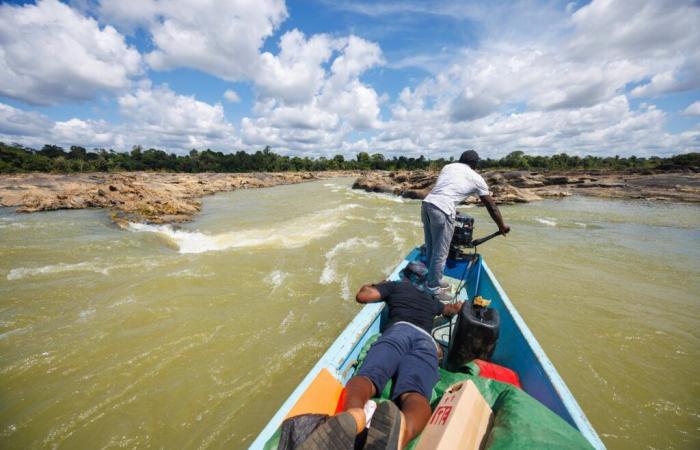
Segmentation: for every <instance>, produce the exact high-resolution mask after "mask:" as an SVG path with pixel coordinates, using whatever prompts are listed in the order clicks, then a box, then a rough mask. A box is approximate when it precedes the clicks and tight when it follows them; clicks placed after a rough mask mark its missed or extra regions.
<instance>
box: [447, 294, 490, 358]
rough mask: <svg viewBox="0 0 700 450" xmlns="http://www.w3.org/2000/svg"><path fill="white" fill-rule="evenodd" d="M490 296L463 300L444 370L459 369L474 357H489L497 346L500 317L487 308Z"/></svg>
mask: <svg viewBox="0 0 700 450" xmlns="http://www.w3.org/2000/svg"><path fill="white" fill-rule="evenodd" d="M490 304H491V302H490V301H489V300H485V299H484V298H483V297H481V296H478V297H475V298H474V301H473V303H472V304H471V305H470V304H468V303H465V305H464V307H462V309H461V311H460V312H459V315H458V316H457V326H456V327H455V330H454V332H453V333H452V338H451V339H450V347H449V350H448V352H447V365H446V368H447V370H449V371H451V372H456V371H459V369H460V368H462V367H464V366H465V365H466V364H468V363H469V362H470V361H471V360H473V359H483V360H485V361H489V360H490V359H491V356H492V355H493V351H494V349H495V348H496V342H497V341H498V333H499V329H500V325H501V320H500V317H499V315H498V311H497V310H495V309H493V308H489V307H488V306H489V305H490Z"/></svg>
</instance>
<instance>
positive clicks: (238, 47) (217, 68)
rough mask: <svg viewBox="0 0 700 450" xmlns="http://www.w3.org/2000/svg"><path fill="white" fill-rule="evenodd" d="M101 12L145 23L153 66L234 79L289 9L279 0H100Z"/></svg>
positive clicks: (131, 23) (249, 71)
mask: <svg viewBox="0 0 700 450" xmlns="http://www.w3.org/2000/svg"><path fill="white" fill-rule="evenodd" d="M99 14H100V16H101V17H102V18H103V20H111V21H114V22H115V23H118V24H120V25H121V26H124V27H125V29H127V30H130V29H132V28H134V27H138V26H141V27H144V28H146V29H147V30H148V32H149V33H150V34H151V38H152V41H153V44H154V46H155V49H154V50H153V51H152V52H150V53H148V54H147V55H146V61H147V62H148V63H149V64H150V66H151V67H152V68H154V69H156V70H165V69H172V68H176V67H191V68H194V69H197V70H201V71H204V72H207V73H210V74H213V75H216V76H218V77H220V78H222V79H225V80H232V81H235V80H241V79H246V78H251V77H253V76H254V75H255V73H256V72H255V71H256V69H257V67H258V58H259V49H260V48H261V47H262V44H263V41H264V40H265V39H266V38H267V37H269V36H271V35H272V33H273V32H274V30H275V29H276V28H277V26H279V24H280V23H281V22H282V21H283V20H284V19H286V17H287V8H286V6H285V4H284V1H283V0H209V1H207V2H205V3H203V2H202V1H200V0H168V1H165V0H138V1H137V0H128V1H119V2H114V1H106V0H103V1H101V2H100V6H99Z"/></svg>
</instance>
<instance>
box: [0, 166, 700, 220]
mask: <svg viewBox="0 0 700 450" xmlns="http://www.w3.org/2000/svg"><path fill="white" fill-rule="evenodd" d="M483 175H484V178H485V179H486V180H487V182H488V184H489V188H490V189H491V191H492V194H493V196H494V198H495V200H496V201H497V202H498V203H500V204H508V203H526V202H531V201H537V200H542V199H543V198H552V197H566V196H570V195H589V196H595V197H605V198H621V199H642V200H652V201H675V202H688V203H700V174H698V173H694V172H691V171H675V172H658V171H645V172H612V171H610V172H608V171H588V172H581V171H576V172H560V173H551V172H550V173H539V172H526V171H487V172H483ZM339 176H340V177H350V176H354V177H357V180H356V181H355V183H354V184H353V188H355V189H362V190H365V191H369V192H382V193H389V194H393V195H398V196H402V197H406V198H414V199H421V198H423V197H425V195H427V193H428V192H429V191H430V188H431V187H432V185H433V184H434V182H435V180H436V178H437V173H436V172H429V171H421V170H419V171H397V172H387V171H365V172H358V171H325V172H259V173H238V174H228V173H171V172H117V173H105V172H94V173H79V174H51V173H22V174H0V206H5V207H14V208H16V210H17V212H27V213H29V212H36V211H50V210H58V209H83V208H104V209H107V210H109V211H111V217H112V220H113V221H114V222H115V223H116V224H117V225H119V226H122V227H124V226H126V225H127V224H128V222H144V223H155V224H164V223H181V222H187V221H189V220H191V219H192V218H193V217H194V216H195V215H196V214H198V213H199V211H200V210H201V198H202V197H204V196H207V195H211V194H215V193H217V192H226V191H233V190H236V189H251V188H261V187H272V186H278V185H285V184H296V183H303V182H307V181H314V180H320V179H325V178H331V177H339ZM476 201H477V199H475V198H473V199H468V201H467V202H468V203H473V202H476Z"/></svg>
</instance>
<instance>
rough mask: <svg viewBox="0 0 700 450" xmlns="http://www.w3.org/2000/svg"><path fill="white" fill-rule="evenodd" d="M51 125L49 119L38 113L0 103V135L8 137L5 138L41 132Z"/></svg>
mask: <svg viewBox="0 0 700 450" xmlns="http://www.w3.org/2000/svg"><path fill="white" fill-rule="evenodd" d="M51 125H52V124H51V121H50V120H49V119H47V118H46V117H45V116H43V115H41V114H39V113H36V112H31V111H23V110H21V109H17V108H14V107H12V106H10V105H6V104H4V103H0V135H3V136H6V137H7V138H9V139H7V140H10V141H14V140H15V138H16V139H21V138H23V137H26V136H36V135H40V134H43V133H44V132H45V131H46V129H48V128H50V127H51Z"/></svg>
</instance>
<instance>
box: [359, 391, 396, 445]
mask: <svg viewBox="0 0 700 450" xmlns="http://www.w3.org/2000/svg"><path fill="white" fill-rule="evenodd" d="M400 434H401V411H400V410H399V408H398V407H397V406H396V404H394V402H392V401H385V402H382V403H381V404H380V405H379V406H378V407H377V410H376V411H375V413H374V416H372V426H370V427H369V431H368V432H367V442H366V443H365V450H386V449H391V450H396V449H397V448H399V436H400Z"/></svg>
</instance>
